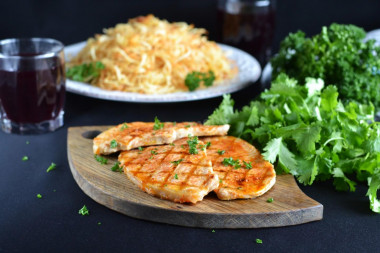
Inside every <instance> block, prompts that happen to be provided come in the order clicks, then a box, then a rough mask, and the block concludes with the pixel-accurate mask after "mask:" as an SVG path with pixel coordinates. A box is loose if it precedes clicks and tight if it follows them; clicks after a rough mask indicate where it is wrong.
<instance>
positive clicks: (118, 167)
mask: <svg viewBox="0 0 380 253" xmlns="http://www.w3.org/2000/svg"><path fill="white" fill-rule="evenodd" d="M111 170H112V171H115V172H123V167H121V166H120V162H116V163H115V164H114V165H113V166H112V167H111Z"/></svg>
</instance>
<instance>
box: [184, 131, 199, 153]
mask: <svg viewBox="0 0 380 253" xmlns="http://www.w3.org/2000/svg"><path fill="white" fill-rule="evenodd" d="M198 143H199V142H198V136H194V137H190V135H189V139H188V140H187V144H189V153H190V154H192V155H196V154H198V149H197V145H198Z"/></svg>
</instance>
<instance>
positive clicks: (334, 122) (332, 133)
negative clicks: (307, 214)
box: [205, 74, 380, 213]
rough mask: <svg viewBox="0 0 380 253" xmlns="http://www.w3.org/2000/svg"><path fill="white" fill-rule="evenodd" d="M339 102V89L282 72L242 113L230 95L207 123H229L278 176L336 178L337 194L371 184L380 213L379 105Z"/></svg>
mask: <svg viewBox="0 0 380 253" xmlns="http://www.w3.org/2000/svg"><path fill="white" fill-rule="evenodd" d="M339 99H340V96H339V92H338V89H337V87H336V86H333V85H329V86H326V87H325V85H324V82H323V80H321V79H315V78H307V79H306V80H305V84H304V85H299V84H298V83H297V81H296V80H295V79H291V78H289V77H288V76H287V75H285V74H280V75H279V76H278V77H277V78H276V79H275V80H273V81H272V84H271V88H270V89H269V90H266V91H264V92H263V93H261V95H260V97H259V98H257V99H256V100H254V101H252V102H251V103H250V104H249V105H247V106H244V107H243V108H242V109H241V110H236V109H235V108H234V101H233V100H232V99H231V97H230V95H224V98H223V101H222V103H221V104H220V106H219V107H218V108H217V109H216V110H215V111H214V112H213V113H212V114H211V115H210V116H209V117H208V120H207V122H206V123H205V124H206V125H222V124H229V125H230V126H231V127H230V130H229V135H233V136H236V137H240V138H242V139H244V140H246V141H248V142H250V143H254V144H255V146H256V147H257V148H258V149H259V150H261V151H262V152H263V153H262V154H263V157H264V158H265V159H266V160H268V161H269V162H271V163H273V164H275V169H276V172H277V173H278V174H281V173H290V174H292V175H294V176H295V177H296V179H297V180H298V182H300V183H301V184H304V185H311V184H313V183H314V182H315V181H317V180H327V179H331V180H332V181H333V184H334V186H335V188H336V189H337V190H339V191H355V189H356V184H357V183H358V182H363V183H367V184H368V192H367V196H368V198H369V206H370V208H371V210H372V211H374V212H378V213H380V201H379V199H378V196H377V191H378V189H379V188H380V166H379V165H378V164H379V163H378V157H380V123H379V122H376V121H375V120H374V114H375V113H374V111H375V110H374V106H373V105H372V104H359V103H357V102H353V101H352V102H346V103H343V102H342V101H341V100H339Z"/></svg>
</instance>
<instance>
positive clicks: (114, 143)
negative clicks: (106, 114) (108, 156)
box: [110, 139, 117, 148]
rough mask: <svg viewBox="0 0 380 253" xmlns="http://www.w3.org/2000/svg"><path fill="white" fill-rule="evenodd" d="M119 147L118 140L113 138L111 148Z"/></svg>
mask: <svg viewBox="0 0 380 253" xmlns="http://www.w3.org/2000/svg"><path fill="white" fill-rule="evenodd" d="M116 147H117V142H116V140H115V139H113V140H112V141H111V143H110V148H116Z"/></svg>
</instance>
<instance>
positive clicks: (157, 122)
mask: <svg viewBox="0 0 380 253" xmlns="http://www.w3.org/2000/svg"><path fill="white" fill-rule="evenodd" d="M162 128H164V123H161V121H160V120H159V119H158V118H157V117H154V125H153V130H160V129H162Z"/></svg>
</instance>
